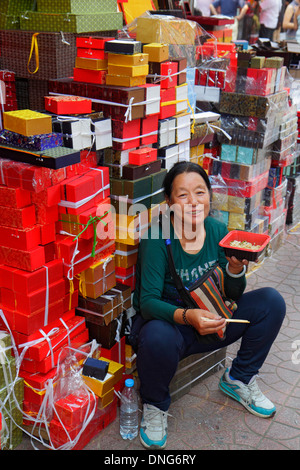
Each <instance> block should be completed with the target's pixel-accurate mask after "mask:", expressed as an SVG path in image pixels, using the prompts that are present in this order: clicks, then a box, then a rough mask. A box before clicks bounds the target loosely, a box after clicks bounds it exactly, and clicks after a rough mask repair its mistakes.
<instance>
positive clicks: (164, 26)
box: [136, 16, 198, 45]
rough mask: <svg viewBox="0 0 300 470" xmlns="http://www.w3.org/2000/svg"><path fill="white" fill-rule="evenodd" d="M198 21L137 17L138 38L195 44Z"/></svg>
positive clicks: (163, 42)
mask: <svg viewBox="0 0 300 470" xmlns="http://www.w3.org/2000/svg"><path fill="white" fill-rule="evenodd" d="M197 27H198V26H197V23H194V22H193V21H187V20H184V19H180V18H176V19H175V18H170V19H169V18H157V17H156V18H155V17H144V18H143V17H141V16H140V17H139V18H137V28H136V40H137V41H141V42H142V43H153V42H156V43H161V44H192V45H194V44H195V37H196V28H197Z"/></svg>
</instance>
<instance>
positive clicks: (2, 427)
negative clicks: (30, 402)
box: [0, 331, 24, 450]
mask: <svg viewBox="0 0 300 470" xmlns="http://www.w3.org/2000/svg"><path fill="white" fill-rule="evenodd" d="M0 359H1V360H0V449H1V450H9V449H14V448H15V447H17V445H18V444H20V443H21V441H22V420H23V415H22V404H23V397H24V383H23V382H24V381H23V379H22V378H20V377H18V376H17V365H16V358H15V357H14V356H13V354H12V341H11V336H10V334H8V333H6V332H5V331H0Z"/></svg>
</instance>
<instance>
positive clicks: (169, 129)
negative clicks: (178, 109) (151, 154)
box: [158, 117, 176, 148]
mask: <svg viewBox="0 0 300 470" xmlns="http://www.w3.org/2000/svg"><path fill="white" fill-rule="evenodd" d="M175 129H176V118H175V117H171V118H167V119H161V120H160V121H158V148H161V147H168V146H169V145H172V144H175V138H176V132H175Z"/></svg>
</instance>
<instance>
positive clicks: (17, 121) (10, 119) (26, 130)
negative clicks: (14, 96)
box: [3, 109, 52, 137]
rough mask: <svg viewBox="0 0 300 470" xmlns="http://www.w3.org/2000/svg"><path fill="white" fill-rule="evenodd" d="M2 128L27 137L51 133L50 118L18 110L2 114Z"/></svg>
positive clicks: (34, 112)
mask: <svg viewBox="0 0 300 470" xmlns="http://www.w3.org/2000/svg"><path fill="white" fill-rule="evenodd" d="M3 127H4V129H7V130H9V131H12V132H16V133H18V134H22V135H26V136H27V137H29V136H32V135H39V134H50V133H51V132H52V118H51V116H48V115H47V114H43V113H38V112H36V111H31V110H30V109H20V110H16V111H7V112H5V113H3Z"/></svg>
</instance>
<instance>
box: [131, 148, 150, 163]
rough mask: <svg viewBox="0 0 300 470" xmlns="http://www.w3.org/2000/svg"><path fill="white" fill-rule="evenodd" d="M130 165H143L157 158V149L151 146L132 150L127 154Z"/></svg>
mask: <svg viewBox="0 0 300 470" xmlns="http://www.w3.org/2000/svg"><path fill="white" fill-rule="evenodd" d="M128 159H129V164H130V165H144V164H145V163H150V162H154V161H155V160H157V149H155V148H151V147H143V148H140V149H136V150H132V151H131V152H129V154H128Z"/></svg>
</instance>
